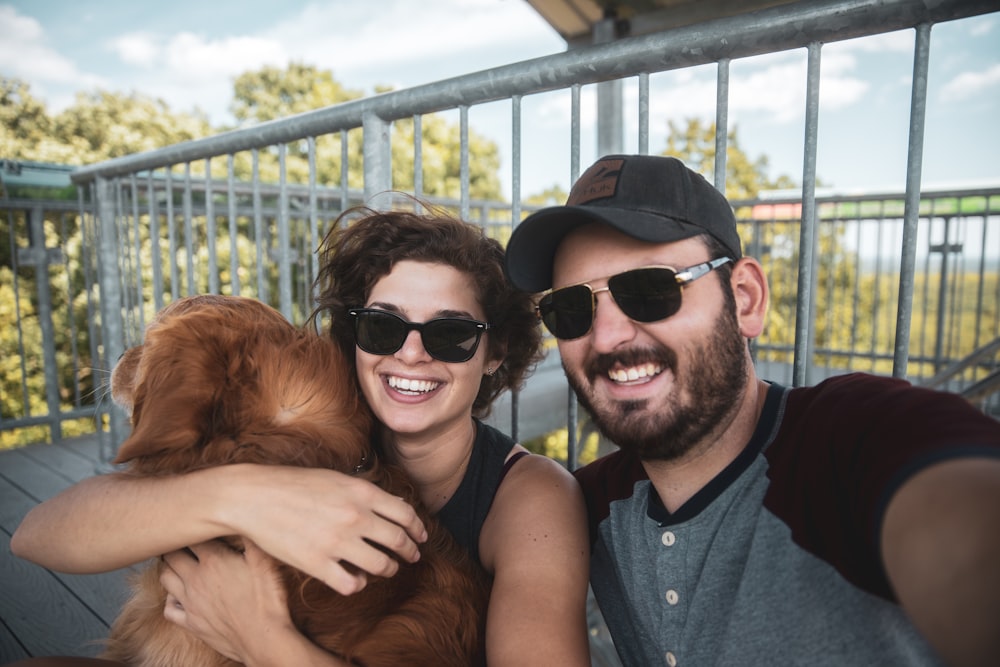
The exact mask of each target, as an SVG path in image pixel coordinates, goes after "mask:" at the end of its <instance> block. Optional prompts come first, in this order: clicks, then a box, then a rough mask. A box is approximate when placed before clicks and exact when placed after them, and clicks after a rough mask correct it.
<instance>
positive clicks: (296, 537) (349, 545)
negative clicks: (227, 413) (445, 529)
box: [220, 466, 427, 595]
mask: <svg viewBox="0 0 1000 667" xmlns="http://www.w3.org/2000/svg"><path fill="white" fill-rule="evenodd" d="M227 467H230V468H238V469H239V470H237V472H239V473H240V474H239V475H238V476H236V477H235V482H234V484H235V486H233V487H229V489H228V490H227V491H223V493H226V494H227V495H228V494H229V493H230V492H231V493H233V494H235V495H234V496H232V498H236V499H239V500H238V501H233V500H232V499H230V500H228V501H227V502H225V503H223V504H222V505H221V508H222V509H221V510H220V513H223V517H222V520H223V522H224V523H225V524H226V525H227V526H228V527H229V528H230V529H231V531H230V532H231V533H232V534H238V535H244V536H246V537H249V538H250V539H251V540H252V541H254V542H256V543H257V545H259V546H260V548H261V549H263V550H264V551H266V552H267V553H269V554H271V555H272V556H274V557H275V558H277V559H279V560H281V561H283V562H285V563H288V564H289V565H291V566H292V567H295V568H297V569H299V570H302V571H303V572H305V573H307V574H309V575H312V576H313V577H316V578H317V579H320V580H321V581H323V582H324V583H326V584H327V585H328V586H329V587H330V588H332V589H334V590H336V591H337V592H339V593H341V594H344V595H350V594H352V593H356V592H357V591H360V590H361V589H363V588H364V587H365V585H366V584H367V577H366V576H365V573H368V574H374V575H379V576H384V577H390V576H392V575H394V574H395V573H396V571H397V570H398V569H399V563H398V562H397V561H396V559H394V558H392V557H390V556H388V555H387V554H386V553H385V552H383V551H381V550H380V549H378V548H376V547H375V546H373V544H379V545H382V546H383V547H385V548H387V549H389V550H390V551H391V552H393V553H395V554H397V556H398V557H399V558H401V559H403V560H405V561H409V562H415V561H417V560H419V558H420V551H419V548H418V545H419V543H422V542H424V541H425V540H426V539H427V532H426V530H425V528H424V526H423V523H421V521H420V519H419V517H418V516H417V513H416V511H415V510H414V509H413V507H412V506H411V505H410V504H408V503H407V502H405V501H404V500H403V499H401V498H398V497H396V496H393V495H391V494H389V493H387V492H385V491H383V490H382V489H380V488H379V487H377V486H376V485H374V484H372V483H371V482H368V481H366V480H364V479H360V478H358V477H353V476H351V475H345V474H343V473H339V472H335V471H332V470H320V469H308V468H294V467H286V466H227ZM343 562H348V563H352V564H353V565H355V566H357V568H359V569H360V572H358V573H352V572H351V571H349V570H348V569H346V568H345V567H344V566H343V564H342V563H343Z"/></svg>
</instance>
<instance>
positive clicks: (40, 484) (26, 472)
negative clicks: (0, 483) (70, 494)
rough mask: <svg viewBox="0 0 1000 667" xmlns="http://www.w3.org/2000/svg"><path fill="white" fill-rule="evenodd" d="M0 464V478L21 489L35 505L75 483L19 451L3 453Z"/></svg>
mask: <svg viewBox="0 0 1000 667" xmlns="http://www.w3.org/2000/svg"><path fill="white" fill-rule="evenodd" d="M0 464H2V466H0V477H3V478H5V479H7V480H9V481H10V482H11V483H13V484H14V485H16V486H17V487H18V488H20V489H22V490H23V491H24V492H25V493H26V494H27V495H28V496H29V497H31V498H33V499H34V500H35V502H36V503H38V502H41V501H43V500H46V499H48V498H51V497H52V496H54V495H56V494H57V493H59V492H60V491H62V490H63V489H65V488H67V487H69V486H71V485H72V484H73V483H74V481H75V480H73V478H71V477H68V476H66V475H63V474H61V473H58V472H56V471H55V470H52V469H51V468H49V467H47V466H45V465H42V464H41V463H39V462H38V461H37V460H35V459H33V458H31V457H29V456H28V455H27V454H25V453H24V452H23V451H22V450H19V449H15V450H13V451H9V452H4V453H3V458H2V459H0Z"/></svg>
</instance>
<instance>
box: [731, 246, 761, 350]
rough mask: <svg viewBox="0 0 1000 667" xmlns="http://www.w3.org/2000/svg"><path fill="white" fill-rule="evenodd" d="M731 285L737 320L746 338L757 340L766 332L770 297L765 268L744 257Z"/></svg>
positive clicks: (732, 277)
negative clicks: (765, 325)
mask: <svg viewBox="0 0 1000 667" xmlns="http://www.w3.org/2000/svg"><path fill="white" fill-rule="evenodd" d="M730 284H731V285H732V288H733V296H734V297H735V300H736V320H737V322H738V323H739V325H740V333H741V334H742V335H743V337H744V338H748V339H750V338H756V337H757V336H759V335H760V334H761V332H762V331H763V330H764V319H765V317H766V316H767V302H768V298H769V296H770V293H769V291H768V287H767V276H766V275H764V268H763V267H762V266H761V265H760V262H758V261H757V260H756V259H754V258H753V257H744V258H742V259H740V260H738V261H737V262H736V264H735V265H734V266H733V272H732V276H731V278H730Z"/></svg>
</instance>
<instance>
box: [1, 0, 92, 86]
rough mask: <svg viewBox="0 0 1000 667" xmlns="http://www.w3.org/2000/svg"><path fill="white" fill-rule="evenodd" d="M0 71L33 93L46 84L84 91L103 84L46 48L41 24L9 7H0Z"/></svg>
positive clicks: (50, 48)
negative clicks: (14, 78)
mask: <svg viewBox="0 0 1000 667" xmlns="http://www.w3.org/2000/svg"><path fill="white" fill-rule="evenodd" d="M0 70H2V71H3V72H4V73H5V74H7V75H10V76H15V77H18V78H21V79H24V80H26V81H28V82H30V83H31V84H32V88H33V89H35V88H38V89H44V88H45V85H46V84H67V83H72V84H74V85H78V86H80V87H85V86H92V85H101V84H103V83H104V79H103V78H101V77H98V76H94V75H91V74H87V73H84V72H81V71H80V70H79V69H78V68H77V67H76V65H75V64H74V63H73V62H72V61H70V60H69V59H67V58H65V57H63V56H62V55H60V54H59V52H58V51H56V50H55V49H53V48H52V47H50V46H49V45H48V44H47V43H46V37H45V32H44V30H43V29H42V26H41V24H39V23H38V21H36V20H35V19H33V18H31V17H28V16H22V15H21V14H19V13H18V11H17V9H15V8H14V7H11V6H9V5H0Z"/></svg>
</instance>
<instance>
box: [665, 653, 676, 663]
mask: <svg viewBox="0 0 1000 667" xmlns="http://www.w3.org/2000/svg"><path fill="white" fill-rule="evenodd" d="M667 665H668V666H669V667H677V656H676V655H674V654H673V653H671V652H670V651H667Z"/></svg>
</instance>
